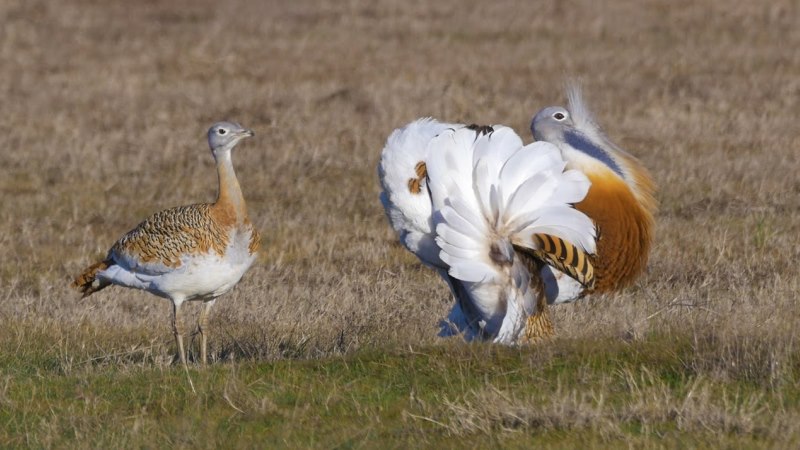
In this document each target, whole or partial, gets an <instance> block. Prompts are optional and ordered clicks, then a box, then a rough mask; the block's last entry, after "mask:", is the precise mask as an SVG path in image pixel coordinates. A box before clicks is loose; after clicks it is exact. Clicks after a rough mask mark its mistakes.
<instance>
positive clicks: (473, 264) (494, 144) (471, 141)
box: [427, 126, 595, 343]
mask: <svg viewBox="0 0 800 450" xmlns="http://www.w3.org/2000/svg"><path fill="white" fill-rule="evenodd" d="M428 147H429V151H428V153H429V155H428V163H427V172H428V178H429V189H430V191H431V199H432V203H433V211H434V213H433V223H434V225H435V234H436V243H437V244H438V246H439V248H440V249H441V252H440V254H439V257H440V258H441V260H442V261H443V262H444V263H445V264H446V265H447V266H449V269H448V273H449V275H450V276H451V277H452V278H454V279H455V280H453V281H452V283H453V284H454V283H456V282H460V283H462V284H463V287H462V288H460V289H463V290H465V291H466V292H467V293H468V295H469V299H468V301H470V302H472V307H473V309H474V310H475V311H477V312H478V314H481V315H482V316H483V317H482V320H483V323H484V330H485V331H486V332H487V333H488V334H490V335H493V336H497V337H496V340H499V341H500V342H507V343H510V342H514V341H515V340H516V337H517V336H518V334H519V332H520V331H521V329H522V328H523V327H524V323H525V320H524V319H525V317H527V315H530V314H531V313H532V312H533V311H534V309H535V299H536V295H538V294H537V293H536V292H533V291H532V290H531V289H530V287H531V283H530V282H531V277H532V276H538V272H537V271H533V270H530V268H528V267H526V266H525V262H524V261H523V258H520V257H518V256H517V255H516V252H517V248H525V249H528V250H530V251H534V252H543V254H549V252H548V248H545V247H544V243H543V242H542V241H541V240H539V239H537V238H536V236H537V235H542V234H546V235H548V236H555V237H557V238H559V239H560V240H562V241H566V242H569V243H572V244H571V245H572V246H573V248H576V249H578V248H579V249H581V250H582V251H588V252H593V251H594V249H595V240H594V237H595V229H594V224H593V223H592V221H591V220H590V219H589V218H588V217H586V215H585V214H583V213H581V212H580V211H577V210H575V209H574V208H573V207H572V204H573V203H576V202H579V201H580V200H582V199H583V198H584V197H585V195H586V192H587V191H588V188H589V182H588V180H587V179H586V177H585V176H583V174H581V173H580V172H576V171H571V170H568V171H564V167H565V165H566V163H565V162H564V161H563V159H562V158H561V156H560V152H559V151H558V149H557V148H556V147H555V146H553V145H551V144H547V143H541V142H539V143H534V144H531V145H528V146H523V145H522V140H521V139H520V138H519V136H517V135H516V133H514V131H512V130H511V129H510V128H507V127H501V126H498V127H494V131H493V132H491V133H488V134H485V135H481V134H480V133H476V132H475V131H473V130H471V129H469V128H461V129H458V130H445V131H443V132H442V133H440V134H439V135H438V136H437V137H435V138H434V139H432V140H431V141H430V144H429V146H428ZM551 250H552V249H551ZM551 252H552V251H551ZM456 291H457V290H455V289H454V293H456V294H457V292H456ZM459 300H460V302H461V304H462V307H461V309H462V310H465V309H466V308H464V307H463V303H464V299H459ZM464 312H465V313H466V312H467V311H464ZM468 321H469V322H474V320H473V319H472V318H468Z"/></svg>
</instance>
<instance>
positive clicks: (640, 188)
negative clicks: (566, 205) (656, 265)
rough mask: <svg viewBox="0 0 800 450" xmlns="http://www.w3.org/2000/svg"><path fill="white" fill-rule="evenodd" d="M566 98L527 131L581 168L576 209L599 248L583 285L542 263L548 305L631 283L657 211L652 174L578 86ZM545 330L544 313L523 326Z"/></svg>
mask: <svg viewBox="0 0 800 450" xmlns="http://www.w3.org/2000/svg"><path fill="white" fill-rule="evenodd" d="M567 100H568V103H567V107H566V108H564V107H560V106H550V107H547V108H544V109H542V110H541V111H539V112H538V113H537V114H536V115H535V116H534V117H533V120H532V121H531V133H532V134H533V137H534V139H535V140H537V141H544V142H549V143H551V144H553V145H555V146H556V147H558V148H559V150H561V155H562V156H563V157H564V159H565V160H566V161H567V168H570V169H575V170H579V171H581V172H582V173H584V174H585V175H586V176H587V177H588V178H589V180H590V181H591V187H590V188H589V192H588V194H587V195H586V198H585V199H583V200H582V201H581V202H580V203H577V204H576V205H575V208H577V209H578V210H579V211H582V212H584V213H585V214H586V215H587V216H589V218H591V219H592V221H593V222H594V223H595V225H596V226H597V252H596V254H594V255H592V257H591V261H592V264H593V265H594V274H595V283H594V285H593V286H591V287H586V286H583V285H581V284H580V283H577V282H575V281H574V280H573V279H572V278H571V277H567V276H564V274H563V273H561V272H559V271H558V270H552V268H549V267H545V268H544V270H543V271H542V275H543V276H544V279H545V286H546V288H547V291H548V292H547V300H548V303H551V304H558V303H566V302H571V301H574V300H577V299H579V298H582V297H583V296H585V295H587V294H600V293H607V292H613V291H616V290H618V289H621V288H623V287H625V286H628V285H630V284H631V283H632V282H633V281H634V280H635V279H636V278H637V277H638V276H639V275H640V274H641V273H642V272H643V271H644V269H645V267H646V265H647V259H648V256H649V253H650V247H651V245H652V241H653V235H654V232H655V220H654V215H655V213H656V209H657V203H656V200H655V197H654V193H655V183H654V182H653V178H652V177H651V176H650V173H649V172H648V170H647V169H646V168H645V167H644V165H643V164H642V163H641V162H640V161H639V160H638V159H637V158H636V157H634V156H633V155H631V154H630V153H628V152H626V151H624V150H622V149H621V148H620V147H619V146H617V145H615V144H614V143H613V142H611V140H610V139H609V138H608V137H607V136H606V135H605V134H604V133H603V131H602V130H601V129H600V127H599V126H598V125H597V122H596V121H595V119H594V118H593V117H592V114H591V113H590V112H589V109H588V107H587V106H586V103H585V102H584V100H583V97H582V95H581V91H580V89H579V88H578V86H577V85H570V86H569V87H568V88H567ZM549 328H551V326H550V323H549V319H548V318H547V316H546V315H545V316H538V317H532V318H531V319H530V320H529V323H528V327H527V329H528V334H530V333H534V334H537V333H540V332H541V330H542V329H549ZM537 330H540V331H537ZM548 332H549V330H546V331H545V332H544V334H548ZM550 334H552V333H551V332H550Z"/></svg>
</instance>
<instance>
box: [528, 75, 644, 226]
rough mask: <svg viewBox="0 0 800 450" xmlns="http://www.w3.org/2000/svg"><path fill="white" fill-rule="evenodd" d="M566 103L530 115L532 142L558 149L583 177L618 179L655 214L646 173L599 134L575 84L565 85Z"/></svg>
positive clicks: (571, 166) (634, 159) (629, 155)
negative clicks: (564, 105) (584, 175)
mask: <svg viewBox="0 0 800 450" xmlns="http://www.w3.org/2000/svg"><path fill="white" fill-rule="evenodd" d="M567 100H568V102H567V107H566V108H565V107H562V106H548V107H546V108H544V109H542V110H541V111H539V112H538V113H536V115H535V116H533V120H532V121H531V133H533V137H534V139H536V140H537V141H546V142H549V143H551V144H553V145H555V146H556V147H558V148H559V150H561V156H562V157H563V158H564V159H565V160H566V161H567V163H568V167H570V168H573V169H578V170H580V171H582V172H584V173H585V174H587V175H592V174H595V175H601V176H606V175H610V176H611V177H619V178H620V179H621V180H622V181H624V182H625V184H626V185H627V186H628V188H629V189H631V191H632V192H633V194H634V196H635V197H636V198H637V200H638V201H639V203H640V204H641V205H643V206H644V207H645V208H646V209H648V210H649V211H651V212H652V211H655V209H656V201H655V199H654V198H653V193H654V191H655V184H654V183H653V180H652V177H651V176H650V173H649V172H648V170H647V169H646V168H645V167H644V165H642V163H641V162H640V161H639V160H638V159H637V158H635V157H634V156H633V155H631V154H630V153H628V152H626V151H625V150H623V149H621V148H620V147H619V146H617V145H616V144H614V143H613V142H611V140H610V139H609V138H608V137H607V136H606V135H605V133H603V130H602V129H601V128H600V126H599V125H598V124H597V122H596V121H595V120H594V117H593V116H592V114H591V112H590V111H589V108H588V107H587V106H586V103H585V102H584V101H583V96H582V95H581V90H580V88H579V87H578V85H577V84H574V83H572V84H569V85H568V86H567ZM590 178H591V177H590Z"/></svg>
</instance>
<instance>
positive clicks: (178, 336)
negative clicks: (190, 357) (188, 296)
mask: <svg viewBox="0 0 800 450" xmlns="http://www.w3.org/2000/svg"><path fill="white" fill-rule="evenodd" d="M179 309H180V303H178V302H174V301H173V302H172V333H173V334H174V335H175V343H176V344H177V345H178V356H180V359H181V364H183V366H184V367H186V352H185V351H184V350H183V323H182V322H181V320H180V318H179V317H178V310H179Z"/></svg>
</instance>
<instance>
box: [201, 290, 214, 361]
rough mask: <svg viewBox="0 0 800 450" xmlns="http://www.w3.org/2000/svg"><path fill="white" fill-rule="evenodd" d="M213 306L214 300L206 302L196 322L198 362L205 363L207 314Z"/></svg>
mask: <svg viewBox="0 0 800 450" xmlns="http://www.w3.org/2000/svg"><path fill="white" fill-rule="evenodd" d="M212 306H214V300H211V301H209V302H206V304H205V305H204V306H203V310H202V311H200V318H199V319H198V320H197V331H199V332H200V361H202V363H203V364H206V362H207V353H206V345H207V342H208V312H209V311H210V310H211V307H212Z"/></svg>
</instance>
